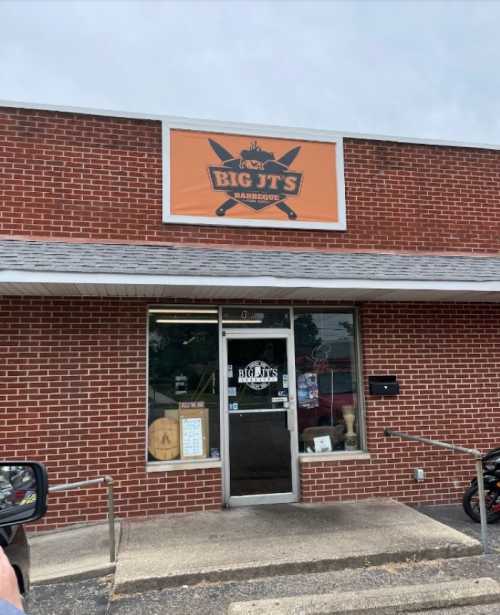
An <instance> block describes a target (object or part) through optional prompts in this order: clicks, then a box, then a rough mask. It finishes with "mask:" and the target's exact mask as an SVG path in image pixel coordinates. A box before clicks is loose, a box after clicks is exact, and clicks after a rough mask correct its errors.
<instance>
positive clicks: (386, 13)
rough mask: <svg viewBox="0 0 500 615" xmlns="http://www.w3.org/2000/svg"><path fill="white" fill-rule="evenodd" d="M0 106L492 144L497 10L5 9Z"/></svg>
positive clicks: (311, 6) (1, 15) (496, 124)
mask: <svg viewBox="0 0 500 615" xmlns="http://www.w3.org/2000/svg"><path fill="white" fill-rule="evenodd" d="M0 41H1V43H0V99H3V100H18V101H28V102H37V103H48V104H54V105H72V106H79V107H98V108H106V109H118V110H125V111H135V112H146V113H147V112H150V113H161V114H168V115H182V116H188V117H199V118H213V119H221V120H231V121H245V122H259V123H266V124H281V125H290V126H305V127H310V128H322V129H330V130H339V131H343V130H344V131H355V132H364V133H375V134H377V133H379V134H389V135H391V134H392V135H405V136H410V137H430V138H439V139H454V140H460V141H470V142H483V143H496V144H500V119H499V113H500V105H499V103H500V69H499V67H500V0H498V1H496V0H492V1H482V0H469V1H466V2H458V1H454V0H447V1H444V2H438V1H435V2H432V1H430V0H419V1H417V2H412V1H410V0H406V1H405V0H393V1H390V2H386V1H378V0H361V1H356V0H351V1H333V0H332V1H328V0H323V1H318V2H315V1H313V0H311V1H304V2H298V1H297V2H288V1H285V0H273V1H269V2H268V1H264V0H253V1H251V2H247V1H244V0H226V1H218V2H212V1H209V0H205V1H204V0H198V1H196V2H192V1H188V0H185V1H182V0H181V1H173V0H172V1H167V0H156V1H148V0H130V1H122V0H84V1H76V0H56V1H45V0H15V1H14V0H0Z"/></svg>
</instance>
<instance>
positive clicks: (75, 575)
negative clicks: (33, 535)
mask: <svg viewBox="0 0 500 615" xmlns="http://www.w3.org/2000/svg"><path fill="white" fill-rule="evenodd" d="M115 570H116V564H111V563H110V564H107V565H105V566H98V567H96V568H92V569H89V570H81V571H74V572H68V573H67V574H59V575H57V574H56V575H51V576H46V577H40V578H38V579H37V578H35V579H32V581H31V586H32V587H36V586H38V585H53V584H55V583H71V582H73V581H85V580H87V579H97V578H99V577H106V576H108V575H109V574H114V572H115Z"/></svg>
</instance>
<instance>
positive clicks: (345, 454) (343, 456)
mask: <svg viewBox="0 0 500 615" xmlns="http://www.w3.org/2000/svg"><path fill="white" fill-rule="evenodd" d="M370 459H371V456H370V453H367V452H366V451H337V452H332V453H301V454H300V455H299V460H300V463H314V462H315V461H370Z"/></svg>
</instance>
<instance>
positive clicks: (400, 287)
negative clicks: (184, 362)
mask: <svg viewBox="0 0 500 615" xmlns="http://www.w3.org/2000/svg"><path fill="white" fill-rule="evenodd" d="M0 294H2V295H24V296H68V297H74V296H82V297H151V298H158V299H169V298H172V299H174V298H175V299H178V298H184V299H201V300H205V299H207V300H208V299H235V300H237V299H241V300H247V299H250V300H263V299H265V300H290V301H306V300H317V301H356V302H358V301H460V302H463V301H467V302H471V301H472V302H495V303H499V302H500V281H453V280H449V281H448V280H437V281H431V280H370V279H307V278H279V277H274V276H248V277H231V276H219V277H217V276H186V275H182V276H170V275H146V274H139V275H138V274H128V273H127V274H124V273H121V274H113V273H66V272H45V271H16V270H14V271H9V270H4V271H0Z"/></svg>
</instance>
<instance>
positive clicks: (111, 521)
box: [105, 476, 116, 562]
mask: <svg viewBox="0 0 500 615" xmlns="http://www.w3.org/2000/svg"><path fill="white" fill-rule="evenodd" d="M105 479H106V486H107V488H108V526H109V528H108V529H109V560H110V561H111V562H114V561H115V559H116V546H115V507H114V497H113V479H112V478H111V476H106V477H105Z"/></svg>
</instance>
